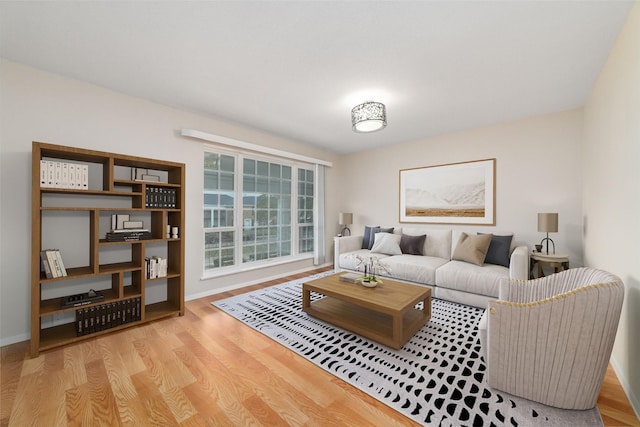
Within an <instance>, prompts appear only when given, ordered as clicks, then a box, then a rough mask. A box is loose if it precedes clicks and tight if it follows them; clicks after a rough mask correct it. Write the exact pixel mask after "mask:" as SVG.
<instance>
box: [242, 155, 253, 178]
mask: <svg viewBox="0 0 640 427" xmlns="http://www.w3.org/2000/svg"><path fill="white" fill-rule="evenodd" d="M242 165H243V166H242V167H243V169H242V173H243V174H245V175H255V174H256V161H255V160H251V159H244V161H243V162H242Z"/></svg>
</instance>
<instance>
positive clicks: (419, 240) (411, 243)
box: [400, 234, 427, 255]
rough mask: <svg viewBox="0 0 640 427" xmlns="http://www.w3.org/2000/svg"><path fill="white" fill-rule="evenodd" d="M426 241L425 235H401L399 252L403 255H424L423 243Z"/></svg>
mask: <svg viewBox="0 0 640 427" xmlns="http://www.w3.org/2000/svg"><path fill="white" fill-rule="evenodd" d="M426 239H427V235H426V234H423V235H422V236H410V235H408V234H403V235H402V237H401V238H400V250H401V251H402V253H403V254H410V255H424V241H425V240H426Z"/></svg>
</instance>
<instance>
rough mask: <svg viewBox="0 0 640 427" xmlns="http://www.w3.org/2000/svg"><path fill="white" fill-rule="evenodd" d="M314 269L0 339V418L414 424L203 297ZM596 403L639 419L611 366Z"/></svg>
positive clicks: (84, 422) (612, 413) (617, 422)
mask: <svg viewBox="0 0 640 427" xmlns="http://www.w3.org/2000/svg"><path fill="white" fill-rule="evenodd" d="M323 270H326V269H323ZM309 274H310V273H305V274H300V275H296V276H289V277H286V278H282V279H279V280H274V281H271V282H268V283H263V284H261V285H256V286H252V287H250V288H244V289H241V290H237V291H234V292H228V293H224V294H219V295H215V296H211V297H207V298H201V299H198V300H194V301H189V302H187V303H186V314H185V316H183V317H173V318H169V319H164V320H160V321H157V322H153V323H150V324H146V325H142V326H139V327H136V328H132V329H126V330H123V331H120V332H116V333H113V334H108V335H105V336H101V337H99V338H96V339H91V340H88V341H83V342H81V343H78V344H74V345H69V346H67V347H64V348H61V349H56V350H51V351H47V352H44V353H41V354H40V356H39V357H37V358H34V359H31V358H29V356H28V353H29V346H28V342H24V343H18V344H14V345H10V346H6V347H3V348H2V349H1V358H0V375H1V377H0V382H1V386H2V390H1V391H2V392H1V395H0V426H27V425H28V426H118V425H127V426H244V425H255V426H261V425H262V426H287V425H293V426H302V425H304V426H326V425H350V426H353V425H358V426H374V425H375V426H382V425H384V426H408V425H416V424H415V423H413V422H411V421H410V420H408V419H407V418H405V417H404V416H403V415H401V414H399V413H397V412H395V411H394V410H392V409H390V408H388V407H387V406H386V405H384V404H382V403H379V402H378V401H377V400H375V399H373V398H372V397H369V396H368V395H366V394H364V393H363V392H361V391H359V390H358V389H356V388H354V387H352V386H350V385H349V384H346V383H344V382H343V381H341V380H339V379H337V378H335V377H334V376H333V375H331V374H329V373H327V372H325V371H324V370H322V369H320V368H318V367H316V366H315V365H313V364H312V363H311V362H308V361H307V360H305V359H304V358H302V357H300V356H298V355H296V354H294V353H293V352H291V351H289V350H288V349H286V348H284V347H282V346H281V345H279V344H277V343H275V342H274V341H272V340H271V339H269V338H266V337H264V336H263V335H262V334H260V333H259V332H255V331H254V330H252V329H251V328H249V327H247V326H245V325H243V324H242V323H241V322H239V321H237V320H235V319H233V318H232V317H230V316H228V315H226V314H225V313H222V312H221V311H219V310H217V309H215V308H214V307H213V306H212V305H211V304H210V303H211V302H212V301H214V300H218V299H222V298H226V297H229V296H231V295H235V294H239V293H242V292H247V291H249V290H253V289H258V288H260V287H264V286H270V285H274V284H276V283H284V282H286V281H289V280H292V279H295V278H300V277H306V276H308V275H309ZM598 407H599V408H600V412H601V414H602V416H603V419H604V422H605V425H607V426H640V422H639V421H638V419H637V418H636V417H635V415H634V413H633V410H632V408H631V406H630V405H629V402H628V400H627V398H626V396H625V394H624V392H623V391H622V387H621V386H620V384H619V382H618V379H617V378H616V376H615V373H614V372H613V370H612V369H611V368H609V371H608V373H607V377H606V378H605V382H604V385H603V387H602V391H601V393H600V399H599V400H598Z"/></svg>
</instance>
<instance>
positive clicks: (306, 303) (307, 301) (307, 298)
mask: <svg viewBox="0 0 640 427" xmlns="http://www.w3.org/2000/svg"><path fill="white" fill-rule="evenodd" d="M309 307H311V291H310V290H309V289H307V288H305V287H304V286H303V287H302V309H303V310H304V309H305V308H309Z"/></svg>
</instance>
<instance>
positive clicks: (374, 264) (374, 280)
mask: <svg viewBox="0 0 640 427" xmlns="http://www.w3.org/2000/svg"><path fill="white" fill-rule="evenodd" d="M354 257H355V258H356V260H358V263H357V264H356V267H355V270H356V271H361V268H362V270H363V271H364V275H363V276H362V277H360V278H358V281H360V282H362V284H363V285H367V284H372V285H374V286H375V285H377V284H378V283H382V280H381V279H380V278H379V277H378V276H376V274H377V272H383V273H386V274H391V269H390V268H389V266H388V265H386V264H385V263H384V262H382V261H381V260H380V258H378V257H377V256H375V255H360V254H356V255H354Z"/></svg>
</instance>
